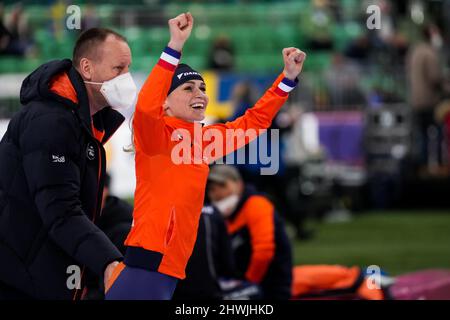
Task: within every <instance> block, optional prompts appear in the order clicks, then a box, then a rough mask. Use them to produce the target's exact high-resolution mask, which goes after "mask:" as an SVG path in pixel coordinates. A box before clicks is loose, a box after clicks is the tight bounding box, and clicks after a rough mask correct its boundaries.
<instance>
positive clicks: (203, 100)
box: [164, 80, 209, 122]
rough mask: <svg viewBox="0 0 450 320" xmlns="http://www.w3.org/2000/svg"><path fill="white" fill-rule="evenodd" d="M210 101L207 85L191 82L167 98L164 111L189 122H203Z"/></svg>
mask: <svg viewBox="0 0 450 320" xmlns="http://www.w3.org/2000/svg"><path fill="white" fill-rule="evenodd" d="M208 101H209V99H208V96H207V95H206V85H205V83H204V82H203V81H202V80H189V81H186V82H185V83H183V84H182V85H180V86H179V87H177V88H176V89H175V90H173V91H172V92H171V93H170V94H169V95H168V96H167V100H166V103H165V105H164V111H165V112H166V114H167V115H168V116H171V117H175V118H178V119H182V120H185V121H188V122H194V121H201V120H203V119H204V118H205V111H206V107H207V105H208Z"/></svg>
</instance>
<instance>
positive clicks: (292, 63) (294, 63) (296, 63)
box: [283, 47, 306, 80]
mask: <svg viewBox="0 0 450 320" xmlns="http://www.w3.org/2000/svg"><path fill="white" fill-rule="evenodd" d="M305 59H306V53H304V52H303V51H301V50H299V49H297V48H293V47H290V48H284V49H283V60H284V70H283V73H284V76H285V77H286V78H288V79H290V80H295V79H296V78H297V77H298V75H299V74H300V72H301V71H302V68H303V62H304V61H305Z"/></svg>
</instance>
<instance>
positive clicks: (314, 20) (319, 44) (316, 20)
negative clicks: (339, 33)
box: [300, 0, 334, 50]
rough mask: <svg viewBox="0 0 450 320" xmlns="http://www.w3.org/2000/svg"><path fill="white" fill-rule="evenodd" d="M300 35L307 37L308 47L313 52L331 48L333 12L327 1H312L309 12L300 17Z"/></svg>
mask: <svg viewBox="0 0 450 320" xmlns="http://www.w3.org/2000/svg"><path fill="white" fill-rule="evenodd" d="M300 28H301V30H302V34H303V33H304V34H305V36H306V37H307V42H308V47H309V48H311V49H314V50H331V49H332V48H333V28H334V19H333V12H332V10H331V9H330V7H329V3H328V1H327V0H313V1H312V8H311V10H306V11H305V12H304V13H303V14H302V17H301V26H300Z"/></svg>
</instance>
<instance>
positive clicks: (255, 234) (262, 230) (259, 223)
mask: <svg viewBox="0 0 450 320" xmlns="http://www.w3.org/2000/svg"><path fill="white" fill-rule="evenodd" d="M273 215H274V206H273V204H272V203H271V202H270V201H269V200H268V199H266V198H265V197H263V196H259V195H255V196H251V197H250V198H248V199H247V201H246V202H245V204H244V206H243V207H242V209H241V210H240V211H239V212H238V213H237V216H236V218H235V219H233V220H232V221H231V222H230V221H227V229H228V232H229V233H230V234H232V233H234V232H236V231H238V230H239V229H241V228H243V227H247V228H248V230H249V232H250V241H251V247H252V255H251V258H250V262H249V265H248V268H247V271H246V272H245V278H246V279H247V280H249V281H252V282H255V283H260V282H261V281H262V280H263V278H264V276H265V274H266V272H267V269H268V268H269V265H270V263H271V262H272V259H273V257H274V255H275V225H274V221H275V220H274V216H273Z"/></svg>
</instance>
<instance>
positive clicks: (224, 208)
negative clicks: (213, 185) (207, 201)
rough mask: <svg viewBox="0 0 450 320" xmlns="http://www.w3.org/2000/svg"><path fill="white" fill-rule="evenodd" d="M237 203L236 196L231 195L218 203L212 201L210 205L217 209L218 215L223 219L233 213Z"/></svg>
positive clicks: (237, 198) (237, 197)
mask: <svg viewBox="0 0 450 320" xmlns="http://www.w3.org/2000/svg"><path fill="white" fill-rule="evenodd" d="M238 203H239V196H238V195H236V194H232V195H231V196H228V197H226V198H223V199H222V200H219V201H213V202H212V204H213V205H214V206H215V207H216V208H217V209H219V211H220V213H221V214H222V216H223V217H225V218H226V217H229V216H230V215H231V214H232V213H233V211H234V210H235V209H236V207H237V205H238Z"/></svg>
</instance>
